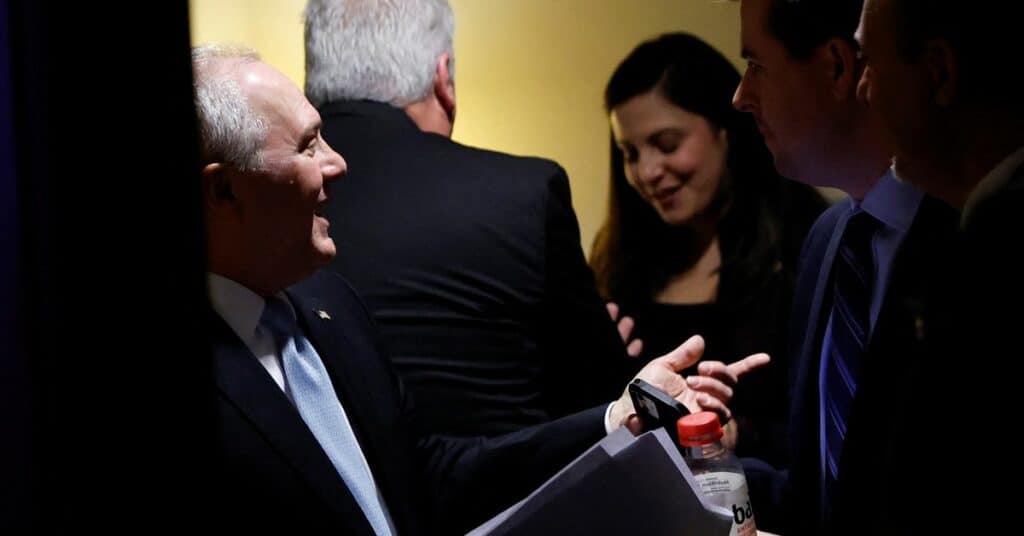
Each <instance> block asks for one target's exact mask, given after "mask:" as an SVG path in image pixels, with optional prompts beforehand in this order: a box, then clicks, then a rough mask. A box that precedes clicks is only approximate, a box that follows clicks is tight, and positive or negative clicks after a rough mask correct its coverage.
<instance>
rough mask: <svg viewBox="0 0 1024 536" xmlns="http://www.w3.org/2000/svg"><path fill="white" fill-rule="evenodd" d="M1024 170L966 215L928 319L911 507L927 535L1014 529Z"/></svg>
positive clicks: (914, 424)
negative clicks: (964, 527) (944, 285)
mask: <svg viewBox="0 0 1024 536" xmlns="http://www.w3.org/2000/svg"><path fill="white" fill-rule="evenodd" d="M1022 236H1024V166H1022V167H1019V168H1018V169H1017V170H1016V171H1015V172H1014V174H1013V177H1012V178H1011V179H1010V180H1009V181H1008V182H1007V183H1005V184H1004V185H1002V186H1001V187H1000V188H999V189H998V190H997V191H995V192H992V194H991V195H990V196H988V197H987V198H985V199H984V200H982V201H981V202H980V203H978V205H977V206H976V207H974V209H973V210H972V211H971V212H970V213H969V214H965V219H964V221H963V225H962V228H961V230H960V234H959V236H958V240H957V243H956V255H955V257H954V259H953V260H952V261H951V262H950V263H949V264H948V266H947V267H946V270H945V271H946V272H947V273H949V274H950V275H949V276H948V280H950V281H951V282H954V284H951V285H949V287H948V289H947V290H946V292H944V293H942V294H941V296H940V298H941V301H939V302H938V303H939V305H938V306H936V307H933V308H932V309H931V311H930V313H931V314H929V315H928V316H927V318H926V322H925V331H926V333H925V334H926V337H927V340H928V341H929V348H930V355H929V356H928V357H927V359H922V360H919V361H918V362H917V364H916V365H917V366H916V367H915V369H914V373H915V374H916V375H917V377H919V378H921V381H919V382H918V383H917V384H915V385H914V386H913V387H914V393H915V396H914V399H913V405H912V406H911V407H910V408H908V411H909V412H910V413H911V414H913V415H915V417H916V418H915V419H913V420H912V421H911V422H910V423H909V424H910V426H908V427H907V440H906V441H905V444H907V445H910V446H926V447H927V448H925V449H921V450H915V449H914V448H907V449H905V450H904V451H902V452H901V454H902V455H903V457H902V460H903V462H904V464H905V465H907V466H909V467H911V468H912V470H910V471H907V473H906V477H905V478H906V479H908V481H912V482H922V483H924V485H922V486H920V488H919V490H920V491H919V492H918V493H916V494H915V497H914V499H915V500H914V502H913V504H911V505H910V509H911V510H913V511H914V512H915V513H919V514H920V515H919V516H918V517H917V519H916V520H917V522H918V525H919V526H922V527H924V529H923V530H922V531H921V533H922V534H923V533H928V532H927V531H931V532H930V533H933V534H935V533H938V531H939V530H943V529H944V530H949V527H952V526H959V524H961V523H970V525H969V526H971V527H972V530H973V531H974V533H976V534H995V533H998V532H1003V531H1007V530H1010V531H1013V530H1014V529H1013V528H1012V527H1014V526H1016V523H1017V521H1016V518H1017V513H1018V508H1019V507H1018V505H1017V501H1016V499H1014V497H1016V494H1015V493H1014V492H1004V491H1003V490H1004V489H1007V488H1006V487H1007V486H1014V485H1017V484H1018V483H1019V482H1021V481H1022V479H1024V471H1022V470H1021V466H1020V464H1019V463H1017V462H1018V461H1019V456H1018V455H1017V449H1016V446H1017V445H1018V444H1019V442H1018V441H1016V440H1014V439H1012V438H1013V436H1014V435H1015V433H1014V432H1013V430H1014V429H1016V428H1018V424H1017V423H1018V422H1019V420H1020V415H1021V412H1022V407H1024V405H1022V404H1021V400H1022V397H1021V376H1020V374H1019V372H1018V370H1019V369H1017V365H1018V364H1019V363H1021V361H1022V360H1024V350H1022V342H1021V334H1022V333H1024V309H1022V305H1024V256H1022V255H1021V243H1022V238H1021V237H1022Z"/></svg>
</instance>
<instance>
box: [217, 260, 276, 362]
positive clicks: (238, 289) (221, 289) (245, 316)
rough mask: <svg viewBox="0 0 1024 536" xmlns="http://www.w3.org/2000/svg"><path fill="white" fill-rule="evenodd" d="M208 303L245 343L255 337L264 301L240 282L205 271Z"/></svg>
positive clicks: (248, 342)
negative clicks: (208, 295)
mask: <svg viewBox="0 0 1024 536" xmlns="http://www.w3.org/2000/svg"><path fill="white" fill-rule="evenodd" d="M206 279H207V282H208V284H209V294H210V305H212V306H213V310H214V311H217V314H219V315H220V316H221V318H223V319H224V321H225V322H227V324H228V326H230V327H231V330H232V331H234V332H235V334H236V335H238V338H240V339H242V342H244V343H246V344H247V345H248V344H250V343H251V342H252V340H253V339H254V338H255V337H256V326H258V325H259V323H260V317H261V316H262V315H263V308H264V306H265V305H266V301H265V300H264V299H263V297H262V296H260V295H259V294H256V293H255V292H253V291H251V290H249V289H248V288H246V287H245V286H243V285H242V284H240V283H238V282H236V281H233V280H231V279H228V278H226V277H224V276H222V275H218V274H215V273H211V272H207V274H206Z"/></svg>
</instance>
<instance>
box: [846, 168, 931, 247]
mask: <svg viewBox="0 0 1024 536" xmlns="http://www.w3.org/2000/svg"><path fill="white" fill-rule="evenodd" d="M923 198H924V193H922V192H921V190H918V189H917V188H916V187H914V186H913V185H912V184H910V183H909V182H906V181H903V180H901V179H900V178H899V177H897V176H896V173H895V171H893V169H892V168H889V170H888V171H886V173H885V175H882V178H881V179H879V180H878V183H876V184H875V186H874V188H872V189H871V190H870V191H868V193H867V195H865V196H864V201H862V202H861V203H860V206H861V208H863V209H864V211H865V212H867V213H868V214H871V215H872V216H873V217H874V218H875V219H877V220H879V221H881V222H882V223H883V224H884V225H885V226H886V227H891V228H893V229H896V230H898V231H900V232H903V233H906V232H907V231H909V230H910V226H911V224H913V222H914V215H915V214H917V207H918V205H920V204H921V199H923Z"/></svg>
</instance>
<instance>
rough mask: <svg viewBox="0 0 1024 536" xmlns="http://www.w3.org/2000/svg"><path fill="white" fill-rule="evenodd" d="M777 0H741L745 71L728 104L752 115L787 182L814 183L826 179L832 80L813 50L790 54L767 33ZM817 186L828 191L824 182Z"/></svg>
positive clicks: (831, 126) (832, 126) (831, 115)
mask: <svg viewBox="0 0 1024 536" xmlns="http://www.w3.org/2000/svg"><path fill="white" fill-rule="evenodd" d="M775 1H776V0H743V1H742V3H741V4H740V39H741V41H742V55H743V57H744V59H746V60H747V68H746V70H745V71H744V73H743V78H742V79H741V80H740V85H739V87H737V88H736V94H735V95H734V96H733V105H734V106H735V107H736V108H737V109H738V110H740V111H743V112H749V113H750V114H751V115H753V116H754V120H755V121H756V122H757V127H758V129H759V130H760V131H761V134H762V135H763V136H764V140H765V144H766V145H767V146H768V149H769V150H770V151H771V153H772V156H773V157H774V158H775V167H776V168H777V169H778V170H779V172H780V173H782V174H783V175H785V176H787V177H790V178H792V179H796V180H799V181H801V182H806V183H809V184H816V183H817V181H821V180H827V175H825V174H823V173H822V172H821V170H822V169H827V167H828V164H829V163H828V162H826V161H824V159H825V158H826V155H827V154H828V153H827V151H826V149H827V147H825V145H827V144H828V143H829V138H828V135H827V134H828V133H829V132H830V131H831V130H833V128H834V125H833V113H832V111H831V110H832V107H833V106H834V105H833V103H832V102H831V101H832V100H833V98H832V96H831V93H830V91H831V85H830V83H831V79H830V77H829V76H828V71H827V70H826V69H821V68H819V63H820V60H819V59H818V58H817V55H818V53H819V52H820V51H816V52H815V53H814V54H812V57H811V58H809V59H802V58H801V59H797V58H794V57H793V56H791V55H790V53H789V51H788V50H786V47H785V45H784V44H783V43H782V41H780V40H779V39H778V37H776V36H775V35H774V34H772V32H771V31H770V30H769V11H770V9H771V7H772V5H773V3H774V2H775ZM818 185H819V186H830V185H831V184H828V183H821V184H818Z"/></svg>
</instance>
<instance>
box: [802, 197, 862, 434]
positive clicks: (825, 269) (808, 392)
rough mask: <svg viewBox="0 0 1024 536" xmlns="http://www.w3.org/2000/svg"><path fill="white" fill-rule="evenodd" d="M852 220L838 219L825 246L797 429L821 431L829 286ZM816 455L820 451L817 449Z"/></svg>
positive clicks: (809, 316) (804, 355)
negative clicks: (823, 341) (821, 371)
mask: <svg viewBox="0 0 1024 536" xmlns="http://www.w3.org/2000/svg"><path fill="white" fill-rule="evenodd" d="M847 221H849V214H848V212H844V214H843V215H842V216H840V217H839V218H838V220H837V221H836V224H835V226H834V228H833V231H832V233H831V234H830V235H829V239H828V242H827V243H826V244H825V252H824V254H823V255H822V257H821V262H820V263H819V264H818V266H819V271H818V274H817V278H816V279H815V280H814V292H813V293H812V294H811V299H810V305H809V306H808V314H807V317H806V318H807V327H806V332H805V333H804V337H803V339H802V340H803V344H802V345H801V347H800V354H799V361H798V363H799V366H800V368H799V370H798V372H797V377H796V383H795V385H797V386H803V388H802V389H798V390H797V391H796V393H795V396H796V397H798V399H797V400H796V401H795V405H794V407H795V408H800V409H801V410H802V411H803V413H804V415H803V417H804V418H802V419H796V422H797V423H799V424H795V425H796V426H803V427H804V430H811V429H813V430H818V428H819V427H818V418H817V415H818V398H819V397H818V379H817V377H818V368H819V365H820V363H821V338H822V335H823V333H822V326H823V324H822V320H824V319H825V318H826V314H825V313H826V312H828V310H829V307H830V305H831V301H829V300H826V296H828V295H829V283H830V282H831V276H832V264H833V261H834V260H835V258H836V252H837V251H838V250H839V241H840V239H841V238H842V236H843V231H844V230H845V229H846V223H847ZM817 436H818V434H817V433H815V434H814V440H815V441H817ZM815 452H816V450H815Z"/></svg>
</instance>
